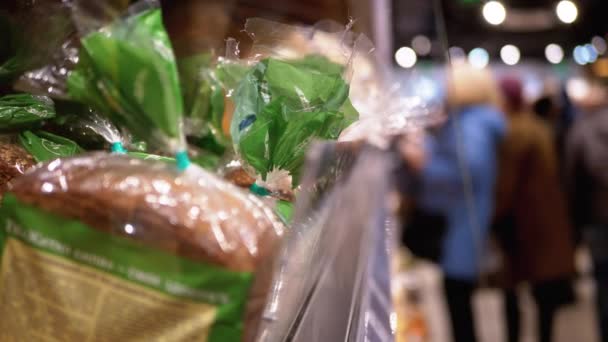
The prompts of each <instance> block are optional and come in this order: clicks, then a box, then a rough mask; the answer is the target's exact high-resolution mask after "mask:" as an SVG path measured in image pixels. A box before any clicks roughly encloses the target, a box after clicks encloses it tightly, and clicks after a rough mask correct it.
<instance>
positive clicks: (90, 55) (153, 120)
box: [68, 9, 186, 153]
mask: <svg viewBox="0 0 608 342" xmlns="http://www.w3.org/2000/svg"><path fill="white" fill-rule="evenodd" d="M68 92H69V94H70V96H71V97H72V98H73V99H76V100H79V101H82V102H84V103H86V104H88V105H90V106H92V107H94V108H95V109H97V110H98V111H99V112H101V113H104V114H107V115H108V116H109V117H110V119H111V120H112V121H113V122H116V123H118V124H119V125H122V126H124V127H126V128H127V129H129V131H130V132H131V133H132V134H133V135H134V136H135V138H137V139H141V140H146V141H147V142H149V143H150V144H152V145H154V147H159V148H165V149H167V150H168V151H170V152H172V153H176V152H178V151H185V148H186V141H185V136H184V134H183V130H182V127H181V126H182V115H183V104H182V93H181V89H180V85H179V80H178V72H177V66H176V62H175V57H174V55H173V51H172V48H171V43H170V41H169V37H168V35H167V32H166V31H165V29H164V27H163V24H162V16H161V12H160V10H159V9H151V10H146V11H143V12H141V13H139V14H136V15H134V16H131V17H128V18H124V19H121V20H119V21H116V22H114V23H113V24H111V25H109V26H107V27H104V28H102V29H100V30H98V31H95V32H92V33H90V34H88V35H87V36H86V37H84V38H83V39H82V49H81V53H80V62H79V64H78V66H77V68H76V70H75V71H73V72H72V73H71V74H70V76H69V77H68Z"/></svg>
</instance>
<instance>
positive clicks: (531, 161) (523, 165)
mask: <svg viewBox="0 0 608 342" xmlns="http://www.w3.org/2000/svg"><path fill="white" fill-rule="evenodd" d="M500 86H501V89H502V91H503V98H504V111H505V113H506V114H507V118H508V130H507V136H506V139H505V143H504V144H503V146H502V149H501V155H500V161H499V177H498V184H497V189H496V192H497V200H496V226H495V233H496V235H497V238H498V240H499V243H500V245H501V247H502V250H503V255H504V265H503V266H504V267H505V270H504V271H505V275H506V279H505V282H506V283H505V284H504V285H505V287H506V290H505V309H506V317H507V328H508V329H507V330H508V335H509V338H508V341H509V342H516V341H518V339H519V334H520V328H519V327H520V310H519V307H518V300H517V295H516V286H517V285H519V284H521V283H523V282H528V283H529V284H530V286H531V290H532V291H531V292H532V297H533V298H534V301H535V302H536V305H537V308H538V310H537V313H538V320H537V321H538V324H539V329H538V331H539V335H540V336H539V341H541V342H550V341H552V331H553V322H554V318H555V314H556V312H557V310H558V309H559V308H560V307H561V306H562V305H564V304H566V303H568V302H571V301H573V297H574V295H573V292H572V288H571V278H572V276H573V274H574V242H573V238H572V235H573V234H572V227H571V225H570V223H569V217H568V214H567V209H566V197H565V194H564V193H563V191H562V187H561V185H560V180H559V179H560V176H559V170H558V164H559V163H558V161H557V153H556V147H555V145H554V143H553V139H552V137H553V134H552V132H551V130H550V128H549V126H548V125H547V124H546V123H545V122H543V121H542V120H541V119H539V118H538V117H536V116H535V115H534V114H533V113H531V112H530V111H527V110H526V109H525V108H524V103H523V96H522V84H521V82H520V81H519V80H518V79H515V78H506V79H503V80H502V81H501V82H500Z"/></svg>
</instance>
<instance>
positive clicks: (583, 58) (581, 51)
mask: <svg viewBox="0 0 608 342" xmlns="http://www.w3.org/2000/svg"><path fill="white" fill-rule="evenodd" d="M586 51H587V50H586V49H585V48H584V47H582V46H580V45H579V46H577V47H575V48H574V52H573V53H572V56H573V57H574V61H575V62H576V64H579V65H585V64H587V58H588V56H587V52H586Z"/></svg>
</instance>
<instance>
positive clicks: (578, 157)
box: [566, 86, 608, 342]
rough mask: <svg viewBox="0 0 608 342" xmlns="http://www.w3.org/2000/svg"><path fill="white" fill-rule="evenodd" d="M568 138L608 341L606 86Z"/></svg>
mask: <svg viewBox="0 0 608 342" xmlns="http://www.w3.org/2000/svg"><path fill="white" fill-rule="evenodd" d="M594 89H595V92H596V93H598V92H601V94H597V96H594V97H595V100H594V102H596V103H595V104H594V105H593V107H595V108H591V110H589V111H587V114H585V115H583V116H581V117H580V118H579V119H578V120H577V121H576V123H575V124H574V128H573V129H572V131H571V132H570V134H569V136H568V141H567V145H566V171H567V180H568V190H569V195H570V196H569V197H570V202H571V208H572V211H573V218H574V222H575V225H576V228H577V229H580V230H582V233H583V236H584V241H585V242H586V243H587V244H588V246H589V249H590V252H591V257H592V259H593V272H594V277H595V280H596V289H597V293H596V297H597V307H598V311H599V326H600V329H601V336H602V339H601V341H602V342H608V103H606V96H607V95H608V91H606V88H605V87H599V86H596V87H594Z"/></svg>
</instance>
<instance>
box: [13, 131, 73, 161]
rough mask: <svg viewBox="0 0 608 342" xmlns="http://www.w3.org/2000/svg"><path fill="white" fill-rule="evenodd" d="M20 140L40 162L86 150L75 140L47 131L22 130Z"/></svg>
mask: <svg viewBox="0 0 608 342" xmlns="http://www.w3.org/2000/svg"><path fill="white" fill-rule="evenodd" d="M19 142H20V143H21V146H23V148H25V149H26V150H27V151H28V152H29V153H30V154H31V155H32V156H33V157H34V159H35V160H36V161H37V162H39V163H40V162H45V161H48V160H53V159H55V158H61V157H69V156H73V155H76V154H79V153H83V152H84V149H82V148H81V147H80V146H78V144H77V143H75V142H74V141H72V140H70V139H67V138H64V137H60V136H58V135H55V134H52V133H49V132H45V131H37V132H35V133H34V132H32V131H24V132H21V133H20V134H19Z"/></svg>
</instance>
